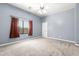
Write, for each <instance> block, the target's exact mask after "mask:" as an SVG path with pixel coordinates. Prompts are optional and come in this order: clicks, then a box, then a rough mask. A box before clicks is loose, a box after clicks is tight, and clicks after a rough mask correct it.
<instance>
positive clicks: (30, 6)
mask: <svg viewBox="0 0 79 59" xmlns="http://www.w3.org/2000/svg"><path fill="white" fill-rule="evenodd" d="M11 5H13V6H16V7H18V8H21V9H23V10H26V11H28V12H31V13H33V14H36V15H38V16H46V15H49V14H51V13H58V12H61V11H66V10H69V9H72V8H74V5H75V4H74V3H11ZM40 6H44V9H45V11H46V12H45V11H44V12H45V13H43V14H42V13H41V12H40Z"/></svg>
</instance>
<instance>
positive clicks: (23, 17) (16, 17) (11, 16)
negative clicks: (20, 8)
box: [10, 15, 27, 19]
mask: <svg viewBox="0 0 79 59" xmlns="http://www.w3.org/2000/svg"><path fill="white" fill-rule="evenodd" d="M10 17H16V18H22V19H27V18H24V17H18V16H12V15H10Z"/></svg>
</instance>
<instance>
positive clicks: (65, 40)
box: [45, 37, 76, 44]
mask: <svg viewBox="0 0 79 59" xmlns="http://www.w3.org/2000/svg"><path fill="white" fill-rule="evenodd" d="M45 38H49V39H56V40H61V41H65V42H70V43H74V44H76V42H75V41H70V40H65V39H60V38H52V37H45Z"/></svg>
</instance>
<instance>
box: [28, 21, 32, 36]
mask: <svg viewBox="0 0 79 59" xmlns="http://www.w3.org/2000/svg"><path fill="white" fill-rule="evenodd" d="M32 31H33V22H32V20H30V21H29V33H28V35H29V36H32Z"/></svg>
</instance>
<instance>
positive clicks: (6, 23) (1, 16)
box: [0, 3, 42, 44]
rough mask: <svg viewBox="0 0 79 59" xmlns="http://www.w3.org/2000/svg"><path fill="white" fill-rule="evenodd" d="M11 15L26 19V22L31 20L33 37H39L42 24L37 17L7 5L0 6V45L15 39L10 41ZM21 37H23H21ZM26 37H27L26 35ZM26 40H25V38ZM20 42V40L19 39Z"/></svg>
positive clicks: (11, 40)
mask: <svg viewBox="0 0 79 59" xmlns="http://www.w3.org/2000/svg"><path fill="white" fill-rule="evenodd" d="M11 15H13V16H16V17H23V18H26V20H27V21H29V20H30V19H31V20H33V37H35V36H41V34H42V30H41V29H42V24H41V20H40V18H39V17H37V16H35V15H33V14H31V13H28V12H26V11H24V10H21V9H19V8H16V7H14V6H11V5H9V4H5V3H4V4H0V44H3V43H7V42H13V41H16V40H17V39H10V38H9V34H10V25H11V17H10V16H11ZM22 36H23V35H22ZM26 36H27V35H26ZM26 39H27V38H26ZM19 40H20V39H19Z"/></svg>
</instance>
